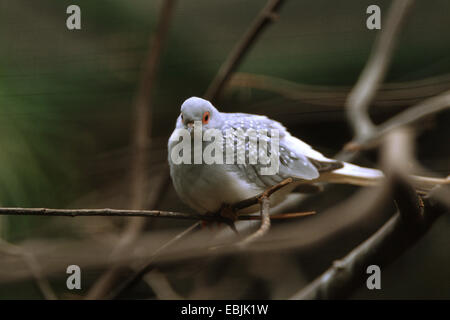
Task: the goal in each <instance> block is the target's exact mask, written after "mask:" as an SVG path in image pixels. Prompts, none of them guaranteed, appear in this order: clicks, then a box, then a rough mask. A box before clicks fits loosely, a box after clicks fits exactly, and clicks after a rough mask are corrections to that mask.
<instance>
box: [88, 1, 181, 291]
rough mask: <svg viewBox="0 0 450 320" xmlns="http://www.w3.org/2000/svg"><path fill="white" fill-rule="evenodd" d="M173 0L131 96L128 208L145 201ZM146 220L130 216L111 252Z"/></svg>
mask: <svg viewBox="0 0 450 320" xmlns="http://www.w3.org/2000/svg"><path fill="white" fill-rule="evenodd" d="M174 6H175V0H165V1H164V3H163V5H162V8H161V12H160V15H159V19H158V25H157V27H156V30H155V33H154V36H152V37H151V38H150V45H149V50H148V55H147V58H146V59H145V61H144V65H143V69H142V73H141V79H140V81H139V88H138V92H137V96H136V98H135V105H134V112H133V129H134V131H133V157H132V163H131V203H130V206H131V208H132V209H143V208H144V206H145V202H146V197H147V194H146V190H147V188H146V186H147V183H148V180H149V177H148V176H147V172H148V170H147V166H148V163H149V159H148V153H147V152H148V150H149V146H150V139H149V135H150V132H151V124H152V123H151V122H152V104H151V101H152V93H153V90H152V89H153V86H154V82H155V78H156V74H157V69H158V66H159V60H160V57H161V53H162V51H163V47H164V42H165V40H166V38H167V34H168V31H169V25H170V22H171V18H172V15H173V11H174ZM145 222H146V220H143V219H132V220H130V221H128V223H127V226H126V227H125V230H124V232H123V235H122V237H121V239H120V241H119V243H118V245H117V247H116V248H115V250H114V251H113V254H112V256H113V257H114V256H117V255H119V254H121V253H122V252H124V251H125V250H126V248H127V247H128V246H129V245H131V244H132V243H133V242H134V241H135V240H136V238H137V237H138V235H139V234H140V232H141V231H142V229H143V228H144V226H145ZM120 269H121V266H120V265H117V264H114V265H113V266H112V267H111V269H109V270H108V271H107V272H106V273H105V274H103V275H102V276H101V277H100V278H99V280H98V281H97V282H96V283H95V284H94V285H93V286H92V288H91V289H90V290H89V292H88V294H87V298H89V299H97V298H101V297H102V296H104V295H105V294H106V293H107V292H108V291H109V289H110V286H111V285H112V283H113V282H114V281H115V278H117V275H118V273H119V271H120Z"/></svg>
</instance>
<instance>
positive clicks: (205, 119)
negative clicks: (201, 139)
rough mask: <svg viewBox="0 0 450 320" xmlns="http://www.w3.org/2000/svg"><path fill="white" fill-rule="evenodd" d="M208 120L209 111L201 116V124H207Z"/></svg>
mask: <svg viewBox="0 0 450 320" xmlns="http://www.w3.org/2000/svg"><path fill="white" fill-rule="evenodd" d="M209 118H210V115H209V111H205V113H204V114H203V118H202V123H203V124H207V123H208V122H209Z"/></svg>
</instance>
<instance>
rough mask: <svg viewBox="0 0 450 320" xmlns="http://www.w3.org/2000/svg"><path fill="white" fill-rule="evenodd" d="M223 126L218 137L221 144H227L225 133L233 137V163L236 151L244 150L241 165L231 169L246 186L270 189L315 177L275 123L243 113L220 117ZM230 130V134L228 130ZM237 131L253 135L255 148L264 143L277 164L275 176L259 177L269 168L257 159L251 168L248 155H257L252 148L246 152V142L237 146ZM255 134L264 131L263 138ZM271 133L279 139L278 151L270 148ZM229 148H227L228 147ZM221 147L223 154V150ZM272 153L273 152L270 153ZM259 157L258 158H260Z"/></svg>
mask: <svg viewBox="0 0 450 320" xmlns="http://www.w3.org/2000/svg"><path fill="white" fill-rule="evenodd" d="M224 120H225V122H224V125H223V127H222V133H223V135H224V137H225V139H224V143H225V144H227V143H230V141H229V139H227V138H226V137H227V131H228V134H229V132H232V133H233V134H234V138H235V139H233V140H232V142H231V143H233V146H232V147H233V150H234V163H236V160H237V154H238V152H239V150H241V151H242V148H245V164H239V163H238V164H237V165H234V166H233V168H237V169H238V170H237V171H238V173H239V174H240V175H241V176H242V178H244V179H246V180H247V181H248V182H250V183H255V184H256V185H258V186H260V187H263V188H265V187H268V186H272V185H274V184H276V183H279V182H280V181H282V180H284V179H286V178H289V177H291V178H297V179H302V180H313V179H316V178H318V177H319V170H318V168H317V167H316V165H314V164H313V163H312V162H311V160H310V159H309V158H308V156H307V155H305V154H304V153H302V151H301V150H296V148H292V147H291V146H290V145H289V139H286V138H287V137H289V138H292V136H291V135H290V134H289V132H288V131H287V130H286V128H285V127H284V126H283V125H282V124H281V123H279V122H277V121H274V120H271V119H269V118H267V117H265V116H259V115H250V114H245V113H232V114H229V113H224ZM230 129H233V130H230ZM239 129H241V130H243V131H244V132H247V130H249V129H253V130H255V131H256V137H257V141H258V147H259V146H260V145H261V144H260V143H261V141H265V142H266V144H267V152H266V154H267V155H269V154H270V155H272V154H273V156H272V157H273V159H277V161H278V171H277V172H276V173H275V174H270V175H267V174H262V169H263V168H268V167H270V166H271V165H272V164H268V165H267V164H262V163H261V162H260V161H259V160H260V158H259V157H258V158H257V160H258V161H257V163H256V164H251V163H250V161H249V157H250V156H251V154H252V152H261V149H260V148H258V151H256V150H254V148H250V141H249V139H248V138H246V139H245V142H242V143H239V139H238V137H237V135H238V134H239ZM259 130H267V134H261V132H260V131H259ZM272 130H277V131H278V135H279V148H278V150H276V148H271V140H272ZM228 146H229V147H230V145H228ZM225 147H226V146H225V145H224V150H225ZM272 149H274V150H272ZM260 155H261V154H258V156H260Z"/></svg>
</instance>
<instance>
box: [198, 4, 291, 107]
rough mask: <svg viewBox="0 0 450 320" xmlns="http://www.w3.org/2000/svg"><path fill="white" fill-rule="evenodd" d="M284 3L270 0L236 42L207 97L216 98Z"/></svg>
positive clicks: (211, 99) (212, 83)
mask: <svg viewBox="0 0 450 320" xmlns="http://www.w3.org/2000/svg"><path fill="white" fill-rule="evenodd" d="M283 3H284V0H269V1H267V3H266V5H265V6H264V8H263V9H262V10H261V11H260V12H259V14H258V16H257V17H256V18H255V20H254V21H253V23H252V24H251V25H250V27H249V28H248V30H247V31H246V32H245V33H244V35H243V36H242V38H241V39H240V40H239V41H238V42H237V43H236V45H235V47H234V48H233V50H232V51H231V52H230V54H229V55H228V57H227V58H226V60H225V62H224V63H223V64H222V66H221V67H220V69H219V71H218V72H217V74H216V76H215V77H214V79H213V81H212V82H211V84H210V86H209V87H208V89H207V90H206V93H205V95H204V97H205V99H208V100H210V101H214V100H216V99H217V98H218V97H219V96H220V93H221V91H222V89H223V88H224V86H225V84H226V82H227V81H228V79H229V78H230V76H231V74H232V72H233V71H234V70H235V69H236V68H237V66H238V65H239V63H241V61H242V60H243V58H244V57H245V54H246V53H247V52H248V50H249V49H250V47H251V46H252V45H253V44H254V43H255V41H256V40H257V39H258V37H259V36H260V35H261V34H262V32H263V31H264V29H265V28H266V27H267V26H268V25H269V24H270V23H271V22H272V21H274V20H276V18H277V17H278V15H277V12H278V10H279V9H280V7H281V6H282V4H283Z"/></svg>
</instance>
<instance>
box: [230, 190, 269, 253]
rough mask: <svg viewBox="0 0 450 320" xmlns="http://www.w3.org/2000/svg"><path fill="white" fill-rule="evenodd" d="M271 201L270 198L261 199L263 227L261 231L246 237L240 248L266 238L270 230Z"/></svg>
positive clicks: (240, 243) (239, 243) (260, 228)
mask: <svg viewBox="0 0 450 320" xmlns="http://www.w3.org/2000/svg"><path fill="white" fill-rule="evenodd" d="M269 209H270V199H269V198H268V197H263V198H262V199H261V226H260V227H259V229H258V230H257V231H256V232H254V233H252V234H251V235H249V236H248V237H246V238H245V239H244V240H242V241H240V242H238V244H237V245H238V246H239V247H241V248H244V247H246V246H247V245H248V244H249V243H252V242H253V241H255V240H257V239H259V238H261V237H262V236H264V235H265V234H266V233H267V232H268V231H269V229H270V212H269Z"/></svg>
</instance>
